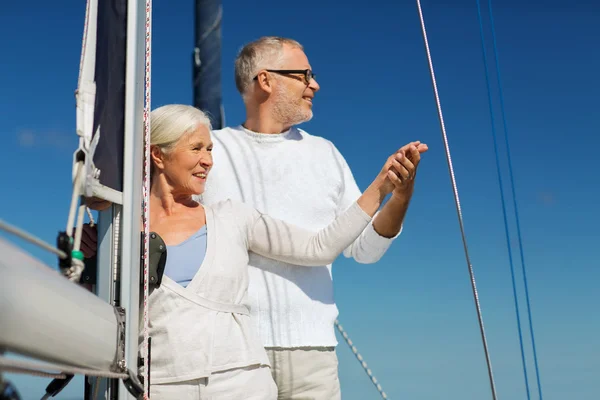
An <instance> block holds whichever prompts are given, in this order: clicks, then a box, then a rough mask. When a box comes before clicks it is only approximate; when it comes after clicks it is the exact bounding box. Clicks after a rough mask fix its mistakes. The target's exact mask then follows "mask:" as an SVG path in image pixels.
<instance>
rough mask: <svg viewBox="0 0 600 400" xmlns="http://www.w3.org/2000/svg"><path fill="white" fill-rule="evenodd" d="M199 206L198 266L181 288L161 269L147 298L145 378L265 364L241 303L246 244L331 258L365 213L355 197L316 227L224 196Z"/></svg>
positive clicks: (274, 252)
mask: <svg viewBox="0 0 600 400" xmlns="http://www.w3.org/2000/svg"><path fill="white" fill-rule="evenodd" d="M204 207H205V212H206V226H207V232H208V243H207V248H206V256H205V258H204V261H203V263H202V265H201V266H200V269H199V270H198V272H197V273H196V275H195V276H194V278H193V279H192V281H191V282H190V284H189V285H188V286H187V287H186V288H184V287H182V286H180V285H178V284H177V283H175V282H174V281H173V280H172V279H169V277H167V276H164V277H163V280H162V284H161V286H160V287H159V288H158V289H156V290H154V291H153V292H152V293H151V294H150V296H149V298H148V307H149V310H148V312H149V335H150V337H152V349H151V351H152V353H151V365H150V374H151V376H150V383H151V384H161V383H171V382H182V381H186V380H192V379H199V378H203V377H207V376H209V375H210V374H211V373H212V372H217V371H223V370H227V369H231V368H239V367H244V366H249V365H256V364H264V365H269V360H268V358H267V355H266V353H265V351H264V347H263V344H262V343H261V341H260V339H259V337H258V333H257V332H255V328H254V325H253V324H252V323H251V321H250V314H249V311H248V309H247V307H246V306H245V305H244V303H245V302H246V301H247V298H246V297H247V293H248V260H249V254H248V252H249V251H251V252H254V253H256V254H259V255H261V256H265V257H269V258H273V259H276V260H279V261H282V262H287V263H290V264H300V265H305V266H322V265H325V264H329V263H331V262H333V261H334V259H335V258H336V257H337V256H338V255H339V254H340V253H341V252H342V251H343V250H344V249H345V248H346V247H348V246H349V245H350V244H351V243H352V242H353V241H354V240H355V239H356V238H357V237H358V236H359V235H360V234H361V232H363V230H364V229H365V227H366V226H367V225H368V224H369V222H370V221H371V217H369V215H367V214H366V213H365V212H364V211H363V210H362V209H361V208H360V206H359V205H358V204H357V203H353V204H352V205H351V206H350V207H349V208H348V210H347V211H346V212H344V213H342V214H340V216H339V217H338V218H336V219H335V220H334V221H333V222H332V223H331V224H329V225H328V226H327V227H325V228H323V229H321V230H320V231H318V232H311V231H308V230H305V229H302V228H299V227H296V226H294V225H290V224H288V223H285V222H283V221H281V220H278V219H275V218H271V217H269V216H267V215H263V214H260V213H259V212H258V211H256V210H255V209H253V208H251V207H249V206H247V205H245V204H243V203H238V202H234V201H231V200H226V201H222V202H219V203H216V204H213V205H211V206H204ZM167 257H168V254H167ZM298 268H303V267H298ZM141 339H142V336H141V335H140V341H141Z"/></svg>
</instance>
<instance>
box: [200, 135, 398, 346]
mask: <svg viewBox="0 0 600 400" xmlns="http://www.w3.org/2000/svg"><path fill="white" fill-rule="evenodd" d="M212 135H213V136H212V140H213V143H214V147H213V158H214V166H213V169H212V171H211V172H210V174H209V177H208V181H207V187H206V190H205V193H204V195H203V196H202V197H201V198H200V200H201V201H202V202H203V203H204V204H213V203H215V202H218V201H221V200H224V199H233V200H238V201H242V202H244V203H246V204H248V205H250V206H252V207H254V208H256V209H257V210H259V211H260V212H263V213H265V214H268V215H270V216H272V217H275V218H280V219H282V220H284V221H287V222H290V223H292V224H296V225H298V226H301V227H304V228H306V229H309V230H311V231H317V230H319V229H321V228H323V227H325V226H327V224H329V223H330V222H331V221H333V220H334V218H335V217H336V216H337V215H339V214H340V213H341V212H343V211H344V210H345V209H347V208H348V207H349V206H350V205H351V204H352V203H353V202H354V201H356V199H357V198H358V197H360V194H361V192H360V190H359V188H358V186H357V184H356V182H355V180H354V177H353V175H352V172H351V171H350V168H349V167H348V165H347V163H346V161H345V159H344V157H343V156H342V155H341V154H340V152H339V151H338V150H337V149H336V147H335V146H334V145H333V143H331V142H330V141H328V140H326V139H323V138H321V137H318V136H313V135H310V134H308V133H306V132H305V131H303V130H301V129H298V128H292V129H291V130H290V131H288V132H285V133H282V134H259V133H255V132H251V131H249V130H246V129H245V128H243V127H241V126H239V127H236V128H225V129H222V130H217V131H214V132H213V134H212ZM372 172H373V174H375V173H376V172H377V171H372ZM209 235H210V232H209ZM392 240H393V239H388V238H384V237H382V236H380V235H379V234H377V232H375V230H374V229H373V226H372V224H369V225H368V226H367V227H366V229H365V230H364V232H363V233H362V235H361V236H360V237H359V238H358V239H357V240H356V241H355V242H354V243H353V244H352V245H351V246H350V247H348V248H347V249H346V250H345V251H344V255H345V256H346V257H353V258H354V259H355V260H356V261H358V262H360V263H374V262H376V261H378V260H379V259H380V258H381V256H382V255H383V254H384V253H385V252H386V250H387V249H388V247H389V246H390V244H391V242H392ZM249 272H250V286H249V296H248V307H249V309H250V313H251V315H252V317H253V323H254V324H255V325H256V329H257V331H258V332H259V335H260V338H261V340H262V342H263V345H264V346H265V347H286V348H292V347H315V346H316V347H318V346H335V345H337V340H336V337H335V331H334V321H335V319H336V318H337V316H338V309H337V307H336V304H335V301H334V298H333V282H332V275H331V264H326V265H323V266H322V267H319V268H297V267H295V266H292V265H291V264H286V263H283V262H278V261H274V260H271V259H267V258H264V257H262V256H260V255H257V254H251V257H250V271H249Z"/></svg>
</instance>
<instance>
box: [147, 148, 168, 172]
mask: <svg viewBox="0 0 600 400" xmlns="http://www.w3.org/2000/svg"><path fill="white" fill-rule="evenodd" d="M150 158H151V160H152V163H153V164H154V166H155V167H156V168H158V169H163V168H164V159H165V155H164V153H163V152H162V150H161V149H160V147H158V146H150Z"/></svg>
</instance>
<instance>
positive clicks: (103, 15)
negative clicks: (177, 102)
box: [73, 0, 128, 204]
mask: <svg viewBox="0 0 600 400" xmlns="http://www.w3.org/2000/svg"><path fill="white" fill-rule="evenodd" d="M127 7H128V1H127V0H106V1H100V2H98V1H97V0H89V1H88V5H87V12H86V21H85V29H84V38H83V47H82V56H81V65H80V69H79V82H78V88H77V134H78V135H79V136H80V141H79V148H78V149H77V151H76V152H75V156H74V169H73V174H74V176H75V175H76V173H77V170H76V168H77V161H84V170H85V174H84V175H85V179H84V183H83V187H82V188H81V190H82V191H83V194H84V195H85V196H87V197H92V196H95V197H99V198H102V199H106V200H109V201H111V202H113V203H116V204H121V203H122V191H123V143H124V124H125V117H124V109H125V86H126V85H125V78H126V70H125V66H126V62H125V58H126V47H127Z"/></svg>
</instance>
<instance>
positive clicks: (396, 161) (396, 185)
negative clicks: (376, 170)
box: [379, 141, 429, 201]
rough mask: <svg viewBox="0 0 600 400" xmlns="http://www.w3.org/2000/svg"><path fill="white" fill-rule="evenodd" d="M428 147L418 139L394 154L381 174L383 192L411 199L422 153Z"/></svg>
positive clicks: (402, 198) (403, 198)
mask: <svg viewBox="0 0 600 400" xmlns="http://www.w3.org/2000/svg"><path fill="white" fill-rule="evenodd" d="M428 149H429V148H428V147H427V145H426V144H425V143H421V142H420V141H416V142H411V143H408V144H407V145H405V146H403V147H401V148H400V149H399V150H398V151H396V152H395V153H394V154H392V155H391V156H390V157H389V158H388V159H387V161H386V163H385V165H384V166H383V168H382V170H381V172H380V174H379V176H380V179H381V181H382V183H381V186H380V190H381V191H382V194H383V195H388V194H389V193H392V196H394V197H398V198H400V199H401V200H404V201H407V200H408V199H410V197H411V196H412V193H413V190H414V183H415V176H416V174H417V167H418V166H419V162H420V161H421V154H423V153H425V152H426V151H427V150H428Z"/></svg>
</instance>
